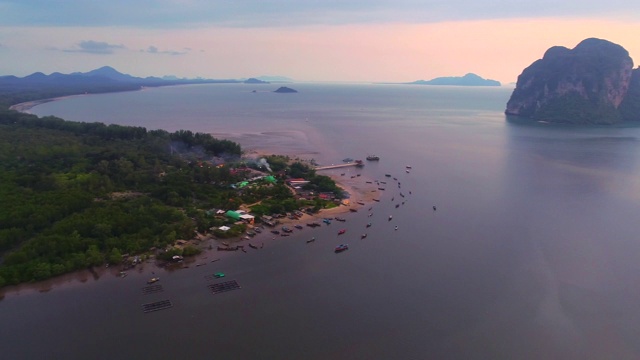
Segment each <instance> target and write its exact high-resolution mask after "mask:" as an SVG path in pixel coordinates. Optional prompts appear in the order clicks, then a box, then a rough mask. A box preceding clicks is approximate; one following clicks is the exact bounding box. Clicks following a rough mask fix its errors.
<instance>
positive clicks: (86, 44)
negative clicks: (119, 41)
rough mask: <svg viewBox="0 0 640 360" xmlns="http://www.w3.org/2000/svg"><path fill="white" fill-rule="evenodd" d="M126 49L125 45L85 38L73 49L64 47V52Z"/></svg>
mask: <svg viewBox="0 0 640 360" xmlns="http://www.w3.org/2000/svg"><path fill="white" fill-rule="evenodd" d="M118 49H125V47H124V45H114V44H109V43H106V42H104V41H94V40H85V41H81V42H79V43H78V44H77V45H76V47H74V48H72V49H64V50H62V51H64V52H81V53H89V54H113V52H114V50H118Z"/></svg>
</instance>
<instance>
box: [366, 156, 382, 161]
mask: <svg viewBox="0 0 640 360" xmlns="http://www.w3.org/2000/svg"><path fill="white" fill-rule="evenodd" d="M367 160H369V161H378V160H380V157H379V156H376V155H369V156H367Z"/></svg>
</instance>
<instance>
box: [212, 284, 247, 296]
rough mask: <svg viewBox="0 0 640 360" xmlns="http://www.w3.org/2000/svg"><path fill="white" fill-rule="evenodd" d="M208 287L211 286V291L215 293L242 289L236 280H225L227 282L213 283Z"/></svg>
mask: <svg viewBox="0 0 640 360" xmlns="http://www.w3.org/2000/svg"><path fill="white" fill-rule="evenodd" d="M207 287H208V288H209V290H211V292H212V293H213V294H214V295H215V294H220V293H223V292H227V291H231V290H237V289H240V285H239V284H238V282H237V281H235V280H231V281H225V282H221V283H217V284H211V285H209V286H207Z"/></svg>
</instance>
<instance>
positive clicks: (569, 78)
mask: <svg viewBox="0 0 640 360" xmlns="http://www.w3.org/2000/svg"><path fill="white" fill-rule="evenodd" d="M505 114H507V115H515V116H519V117H522V118H528V119H531V120H534V121H544V122H549V123H565V124H616V123H620V122H623V121H640V68H636V69H633V60H632V59H631V57H630V56H629V52H628V51H627V50H625V49H624V48H623V47H622V46H620V45H618V44H614V43H612V42H610V41H607V40H602V39H596V38H590V39H586V40H583V41H582V42H580V43H579V44H578V45H577V46H576V47H575V48H573V49H568V48H566V47H563V46H554V47H551V48H549V49H548V50H547V51H546V52H545V54H544V56H543V57H542V59H539V60H536V61H534V62H533V63H532V64H531V65H529V67H527V68H526V69H524V70H523V71H522V74H520V76H518V82H517V83H516V88H515V89H514V91H513V93H512V95H511V98H510V99H509V102H508V103H507V106H506V110H505Z"/></svg>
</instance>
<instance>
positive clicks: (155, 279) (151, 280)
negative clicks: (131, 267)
mask: <svg viewBox="0 0 640 360" xmlns="http://www.w3.org/2000/svg"><path fill="white" fill-rule="evenodd" d="M158 281H160V278H157V277H154V278H151V279H149V281H147V284H153V283H156V282H158Z"/></svg>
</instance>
